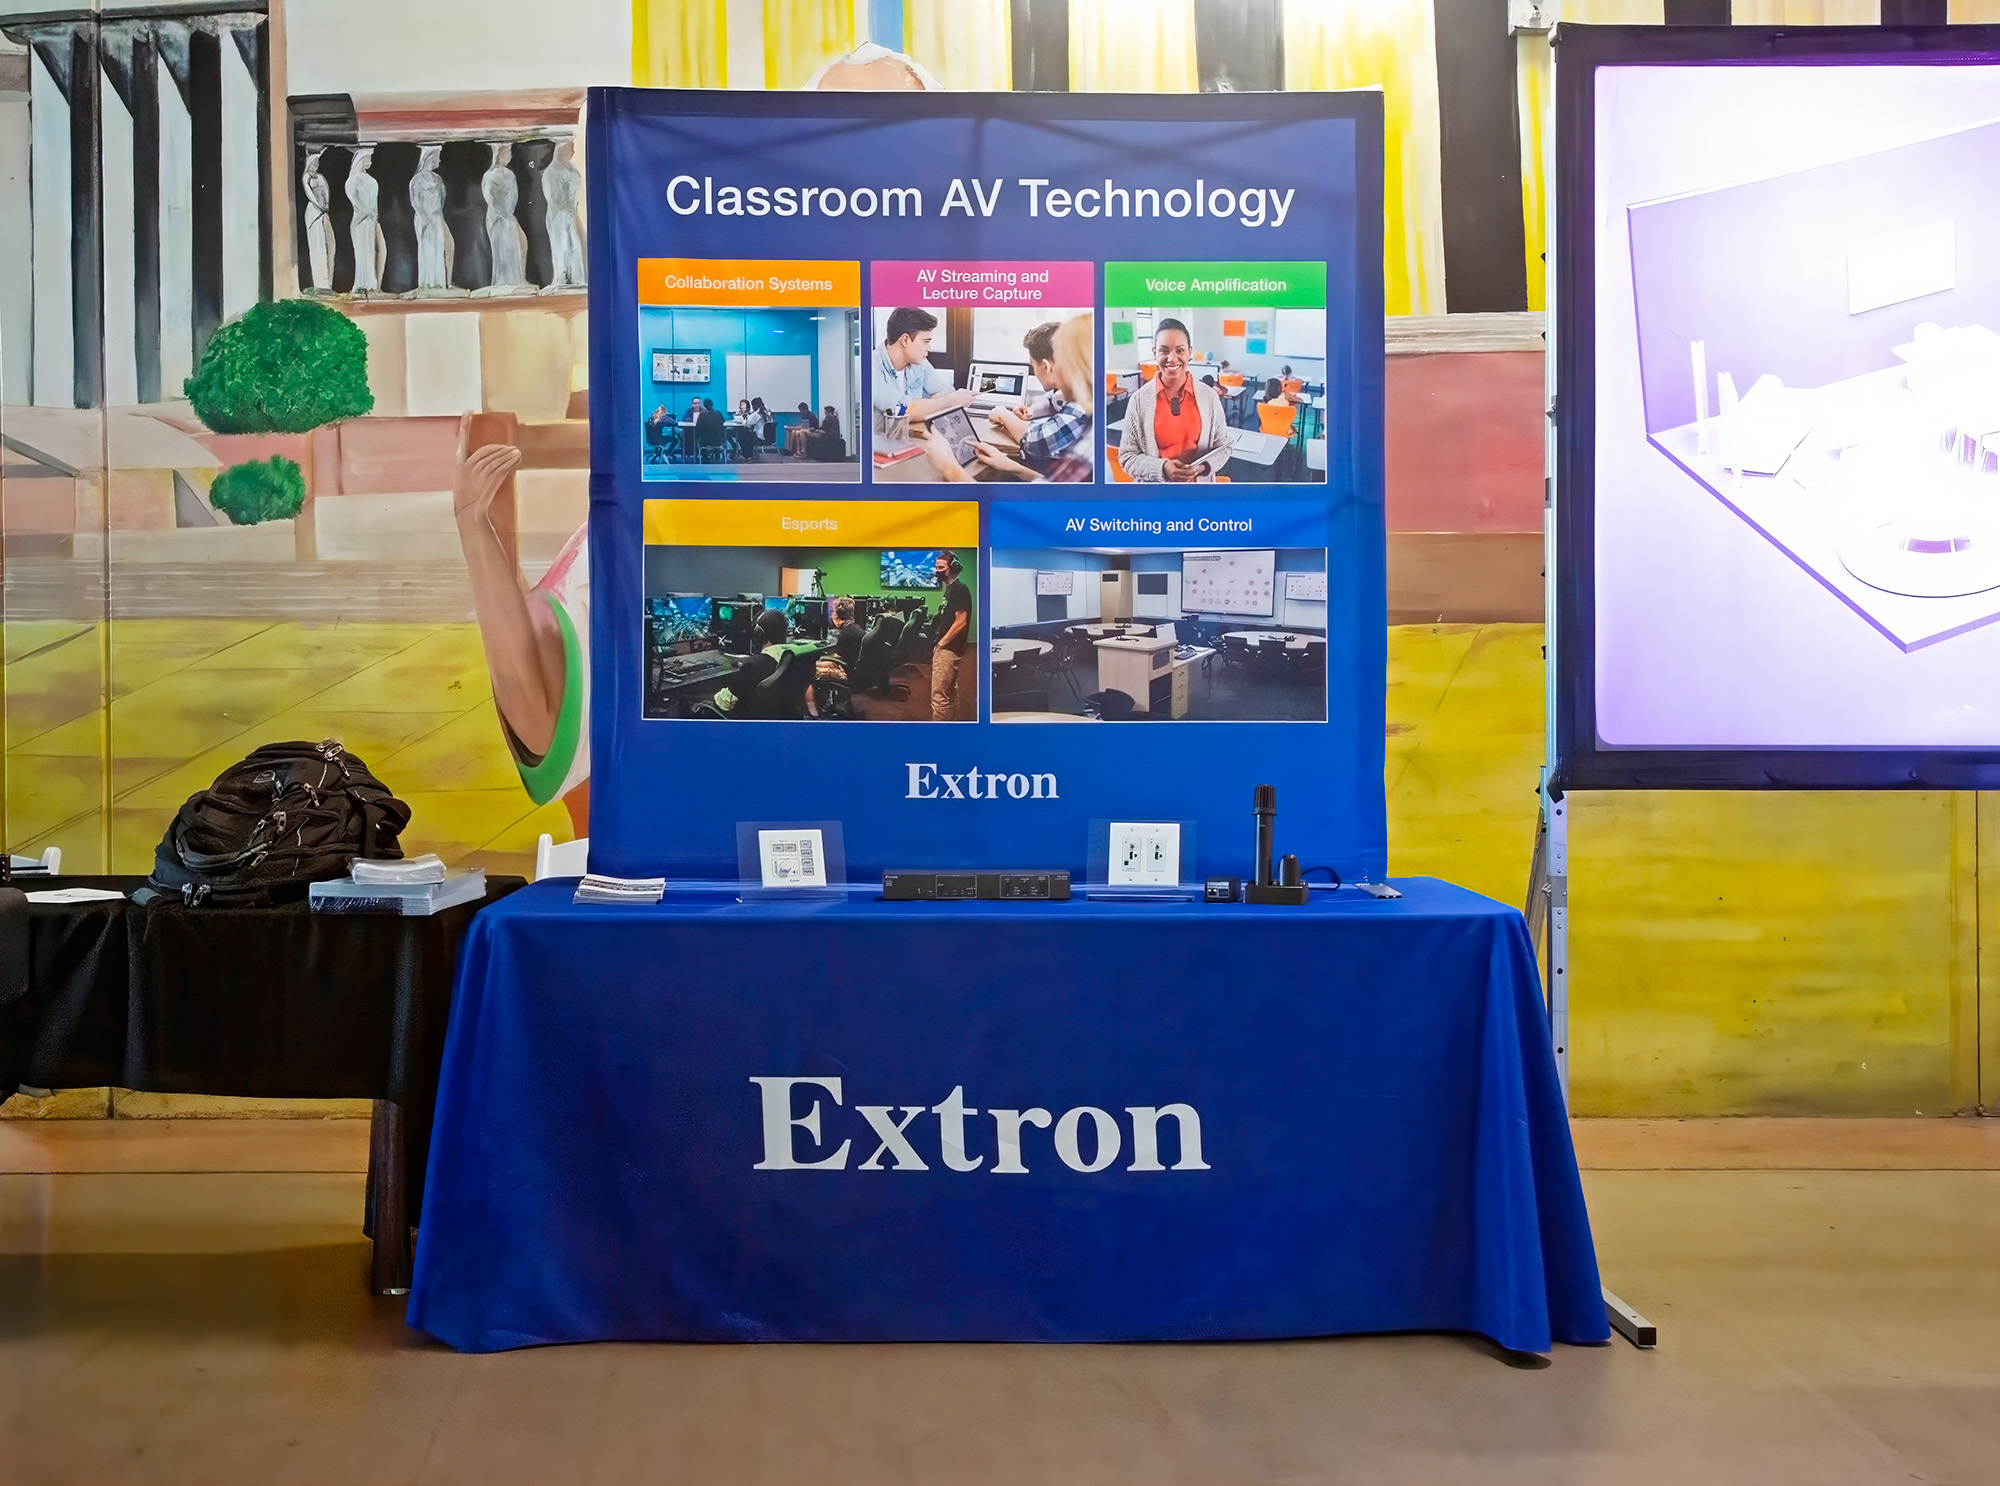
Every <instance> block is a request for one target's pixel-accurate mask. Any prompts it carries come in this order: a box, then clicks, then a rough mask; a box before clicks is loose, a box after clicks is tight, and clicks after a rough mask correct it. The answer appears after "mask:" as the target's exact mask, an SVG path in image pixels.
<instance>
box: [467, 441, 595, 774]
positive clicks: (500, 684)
mask: <svg viewBox="0 0 2000 1486" xmlns="http://www.w3.org/2000/svg"><path fill="white" fill-rule="evenodd" d="M471 439H472V415H471V414H470V413H468V414H466V415H465V416H464V417H463V418H461V419H460V420H459V425H458V463H457V466H456V468H455V469H454V471H453V473H452V482H451V504H452V513H453V515H454V516H455V517H456V518H457V520H458V537H459V544H460V545H461V546H462V547H463V549H464V551H465V567H466V572H467V574H468V575H469V576H470V578H471V580H472V604H473V609H474V612H475V613H477V615H478V616H479V638H480V640H481V642H482V643H483V644H484V646H485V649H486V669H487V672H488V674H489V675H490V676H491V677H492V681H493V701H494V705H495V706H496V707H498V708H499V711H500V718H501V721H502V722H504V723H505V724H506V726H507V730H508V731H509V732H510V733H512V734H513V736H514V739H515V740H516V741H517V742H518V743H519V744H520V746H521V747H522V748H523V749H525V750H526V751H527V752H528V753H530V754H533V755H534V756H536V757H537V758H539V757H541V756H542V755H544V754H546V753H547V752H548V750H549V746H550V744H551V742H552V741H553V740H554V738H555V732H556V717H557V713H558V711H559V710H560V709H561V706H562V701H563V693H564V688H565V686H566V685H567V683H568V680H569V676H568V669H569V663H568V659H567V657H566V654H565V651H564V647H563V639H562V632H561V628H560V626H559V624H558V621H557V619H556V615H555V611H554V610H553V609H552V608H551V607H550V605H549V604H548V603H546V602H543V601H542V600H540V599H537V598H536V597H534V596H533V595H531V594H530V593H529V591H528V585H527V584H526V582H525V581H523V579H522V577H521V570H520V567H519V565H518V564H517V563H516V562H515V560H514V556H513V549H512V547H511V544H509V543H508V542H507V541H506V540H505V539H504V538H503V537H502V536H501V534H500V530H499V528H498V527H497V526H496V525H495V524H494V519H493V507H494V502H495V500H496V499H497V497H498V496H499V494H500V492H501V491H502V490H503V489H504V488H505V487H506V484H507V481H508V480H509V479H510V478H512V476H513V474H514V471H515V469H516V468H517V467H518V466H519V465H520V463H521V451H520V450H519V449H516V448H514V447H512V446H511V445H508V444H487V445H485V446H484V447H482V448H480V449H477V450H475V449H472V448H471V447H470V445H471Z"/></svg>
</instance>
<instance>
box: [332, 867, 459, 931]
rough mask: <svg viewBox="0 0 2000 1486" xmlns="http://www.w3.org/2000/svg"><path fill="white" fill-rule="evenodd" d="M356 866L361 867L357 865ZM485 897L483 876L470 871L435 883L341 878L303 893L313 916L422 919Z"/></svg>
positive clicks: (451, 874)
mask: <svg viewBox="0 0 2000 1486" xmlns="http://www.w3.org/2000/svg"><path fill="white" fill-rule="evenodd" d="M355 865H356V866H359V865H360V863H358V862H357V863H356V864H355ZM485 896H486V873H485V871H484V869H482V868H479V867H473V868H470V869H468V870H466V871H463V872H452V873H449V874H447V875H446V876H444V877H443V878H441V879H440V880H438V881H436V882H362V881H360V880H358V879H356V878H351V877H342V878H338V879H336V880H335V881H332V882H315V883H314V884H313V885H312V886H311V887H310V888H308V889H307V890H306V897H307V899H308V901H309V902H310V903H311V906H312V911H313V912H314V913H396V914H401V915H403V916H404V917H405V918H424V917H427V916H428V915H430V914H433V913H439V912H442V911H443V910H444V909H447V908H456V907H457V906H458V905H459V904H461V903H474V902H477V901H478V900H479V899H481V898H483V897H485Z"/></svg>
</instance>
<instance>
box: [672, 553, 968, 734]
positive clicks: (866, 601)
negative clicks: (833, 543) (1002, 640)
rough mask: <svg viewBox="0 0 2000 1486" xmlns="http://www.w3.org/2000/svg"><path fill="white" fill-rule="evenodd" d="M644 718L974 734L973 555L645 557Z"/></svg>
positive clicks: (794, 554)
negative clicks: (908, 725) (911, 725)
mask: <svg viewBox="0 0 2000 1486" xmlns="http://www.w3.org/2000/svg"><path fill="white" fill-rule="evenodd" d="M645 551H646V611H645V636H646V644H645V667H646V680H645V715H646V716H647V717H648V718H654V719H670V718H706V719H708V720H711V721H750V720H756V721H764V722H813V721H850V720H858V721H869V722H917V721H926V720H928V721H936V722H971V721H973V720H974V719H976V718H977V717H978V715H979V670H980V668H979V666H978V665H977V664H976V663H968V662H976V661H977V658H978V657H977V637H978V633H979V617H978V613H977V604H976V600H975V593H976V591H977V588H978V582H979V572H978V569H979V564H978V561H977V559H976V556H975V554H974V552H973V551H972V550H971V549H969V548H968V549H967V550H965V551H963V552H961V551H958V550H955V549H952V548H946V547H936V548H907V549H904V548H875V547H871V548H844V547H798V548H775V547H773V548H758V547H692V546H653V545H649V546H648V547H647V548H646V549H645Z"/></svg>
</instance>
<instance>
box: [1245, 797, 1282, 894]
mask: <svg viewBox="0 0 2000 1486" xmlns="http://www.w3.org/2000/svg"><path fill="white" fill-rule="evenodd" d="M1250 813H1251V814H1252V815H1254V816H1256V817H1257V857H1256V860H1255V861H1253V862H1252V863H1251V864H1250V867H1251V871H1252V873H1253V874H1254V875H1253V876H1252V877H1251V879H1250V880H1251V881H1252V882H1253V883H1255V884H1256V885H1257V886H1258V887H1269V886H1270V885H1271V846H1272V831H1273V826H1274V823H1275V822H1276V820H1277V818H1278V791H1277V788H1276V787H1275V786H1273V785H1269V784H1260V785H1258V786H1257V790H1256V793H1255V794H1254V795H1253V796H1252V797H1251V805H1250Z"/></svg>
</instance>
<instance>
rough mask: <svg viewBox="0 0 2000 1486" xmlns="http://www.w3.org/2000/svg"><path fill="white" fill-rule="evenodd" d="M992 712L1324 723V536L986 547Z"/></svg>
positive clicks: (1048, 718)
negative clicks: (1223, 544)
mask: <svg viewBox="0 0 2000 1486" xmlns="http://www.w3.org/2000/svg"><path fill="white" fill-rule="evenodd" d="M991 607H992V614H993V629H992V634H991V638H990V639H989V641H988V652H989V660H990V664H991V666H992V671H993V721H995V722H1029V723H1032V722H1084V721H1097V722H1166V721H1173V720H1177V719H1179V720H1186V721H1190V722H1324V721H1325V720H1326V614H1327V594H1326V551H1325V549H1324V548H1288V547H1280V548H1269V547H1265V548H1222V549H1217V548H1203V549H1200V550H1184V549H1180V548H1158V547H1094V548H1087V549H1054V548H1041V549H1005V548H1002V549H996V550H995V551H994V553H993V555H992V600H991Z"/></svg>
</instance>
